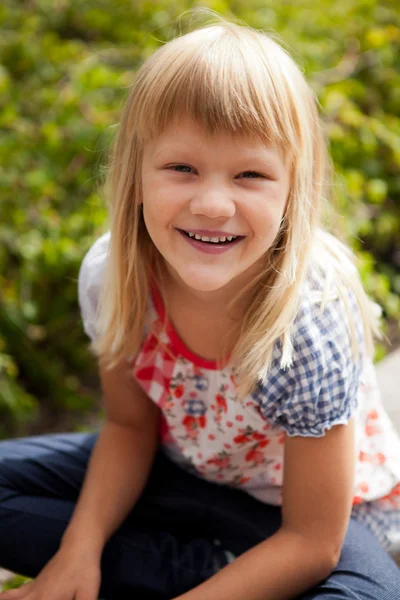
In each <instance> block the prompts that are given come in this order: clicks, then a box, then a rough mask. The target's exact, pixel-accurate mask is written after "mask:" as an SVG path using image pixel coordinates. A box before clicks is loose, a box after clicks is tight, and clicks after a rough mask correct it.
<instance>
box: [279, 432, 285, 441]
mask: <svg viewBox="0 0 400 600" xmlns="http://www.w3.org/2000/svg"><path fill="white" fill-rule="evenodd" d="M284 441H285V434H284V433H281V435H280V436H279V438H278V444H283V443H284Z"/></svg>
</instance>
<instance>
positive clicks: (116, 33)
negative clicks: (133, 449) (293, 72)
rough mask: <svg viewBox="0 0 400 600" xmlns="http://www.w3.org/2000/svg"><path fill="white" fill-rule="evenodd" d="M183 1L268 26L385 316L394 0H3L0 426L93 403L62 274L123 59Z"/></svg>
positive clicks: (98, 207)
mask: <svg viewBox="0 0 400 600" xmlns="http://www.w3.org/2000/svg"><path fill="white" fill-rule="evenodd" d="M198 6H203V7H209V8H212V9H213V10H215V11H217V12H219V13H220V14H223V15H225V16H227V17H236V18H239V19H243V20H244V21H245V22H246V23H247V24H249V25H251V26H253V27H256V28H261V29H264V30H273V31H275V32H277V33H278V34H279V35H280V36H281V38H282V40H283V41H284V44H285V45H286V47H287V48H289V49H290V51H291V53H292V55H293V57H294V58H295V60H296V61H297V62H298V63H299V64H300V66H301V67H302V69H303V70H304V72H305V74H306V76H307V77H308V79H309V80H310V82H311V85H312V86H313V88H314V89H315V91H316V93H317V95H318V98H319V101H320V103H321V105H322V114H323V118H324V120H325V123H326V127H327V131H328V134H329V139H330V144H331V152H332V155H333V158H334V162H335V166H336V173H337V175H336V181H335V191H336V201H337V207H338V209H339V213H340V214H341V215H343V218H342V219H341V226H342V228H343V230H344V231H345V233H346V235H348V236H349V239H351V243H352V245H353V247H354V249H355V250H356V252H357V254H358V255H359V257H360V259H361V263H360V269H361V272H362V276H363V280H364V283H365V286H366V288H367V289H368V291H369V292H370V294H371V295H372V296H373V297H374V298H375V299H376V300H377V301H378V302H379V303H380V304H381V305H382V306H383V307H384V311H385V312H384V314H385V319H386V320H389V321H390V322H391V323H393V324H394V326H396V324H398V321H399V314H400V309H399V295H398V294H399V291H400V276H399V273H398V267H399V263H400V257H399V250H398V248H397V254H396V244H395V242H396V240H397V242H398V240H399V228H400V226H399V222H400V219H399V212H400V208H399V205H400V203H399V197H400V169H399V166H400V116H399V115H400V71H399V66H400V13H399V11H398V5H397V0H393V1H390V0H386V1H382V0H380V1H378V0H347V2H331V0H321V1H320V2H319V3H318V4H315V2H313V1H311V0H297V1H296V2H291V1H284V0H281V1H280V2H276V1H275V0H274V1H271V0H236V1H232V2H225V1H223V0H220V1H217V0H216V1H208V2H205V1H203V2H201V3H196V2H192V1H188V0H176V1H174V2H170V1H166V0H158V1H157V2H153V1H150V0H147V1H140V0H129V1H128V0H30V1H29V0H25V1H24V2H23V1H22V0H21V1H18V2H17V1H16V0H14V1H12V0H5V1H4V0H3V2H2V4H1V6H0V437H4V436H7V435H17V434H20V435H22V434H25V433H30V432H34V431H36V430H46V429H47V430H50V429H52V428H55V429H57V428H65V427H73V428H78V427H85V426H86V424H87V423H86V422H85V423H86V424H83V425H82V423H83V421H82V419H83V417H82V415H85V414H86V413H89V412H90V411H92V410H93V409H94V410H95V409H96V407H97V405H98V390H97V385H96V382H97V378H96V366H95V363H94V359H93V358H92V357H91V356H90V355H89V353H88V349H87V346H88V341H87V339H86V337H85V335H84V333H83V329H82V325H81V321H80V315H79V310H78V306H77V274H78V269H79V266H80V262H81V260H82V258H83V256H84V254H85V252H86V251H87V249H88V248H89V246H90V245H91V243H92V242H93V241H94V239H95V238H96V237H98V236H99V235H100V234H101V233H102V232H103V231H104V229H105V219H106V213H105V210H104V204H103V201H102V199H101V197H100V195H99V193H98V183H99V179H100V175H101V166H102V164H104V162H105V158H106V152H107V148H108V146H109V144H110V141H111V139H112V137H113V135H114V132H115V129H116V127H117V123H118V118H119V114H120V110H121V106H122V103H123V100H124V98H125V97H126V94H127V88H128V87H129V85H130V84H131V83H132V82H133V79H134V74H135V71H136V69H137V67H138V65H139V64H140V63H141V62H142V60H143V59H144V58H145V57H147V56H148V55H149V54H150V53H151V52H152V51H153V50H154V49H155V48H157V47H158V46H159V44H160V43H161V42H162V41H164V40H167V39H170V38H171V37H172V36H173V35H175V34H176V33H178V32H179V28H180V25H179V23H178V22H177V21H176V19H177V17H178V16H179V15H181V14H182V13H183V12H184V11H185V10H187V9H190V8H194V7H198ZM382 352H383V350H382V348H381V349H380V351H379V354H378V358H379V356H380V355H381V354H382Z"/></svg>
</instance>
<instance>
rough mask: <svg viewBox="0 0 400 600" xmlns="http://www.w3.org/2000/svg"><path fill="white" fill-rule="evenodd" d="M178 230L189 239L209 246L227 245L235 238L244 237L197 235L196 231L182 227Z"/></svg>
mask: <svg viewBox="0 0 400 600" xmlns="http://www.w3.org/2000/svg"><path fill="white" fill-rule="evenodd" d="M179 231H181V232H182V233H184V234H185V235H186V236H187V237H188V238H190V239H191V240H196V242H202V243H203V244H209V245H210V246H212V245H214V246H215V245H218V246H227V245H229V244H232V243H233V242H236V241H237V240H239V239H242V238H243V237H244V236H243V235H236V236H233V235H228V236H218V237H209V236H205V235H198V234H197V233H196V234H195V233H189V232H188V231H185V230H184V229H179Z"/></svg>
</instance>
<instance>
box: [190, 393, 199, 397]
mask: <svg viewBox="0 0 400 600" xmlns="http://www.w3.org/2000/svg"><path fill="white" fill-rule="evenodd" d="M189 397H190V398H197V392H190V394H189Z"/></svg>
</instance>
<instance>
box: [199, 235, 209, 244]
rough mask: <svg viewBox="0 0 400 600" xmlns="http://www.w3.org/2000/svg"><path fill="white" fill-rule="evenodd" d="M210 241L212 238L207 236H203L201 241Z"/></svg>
mask: <svg viewBox="0 0 400 600" xmlns="http://www.w3.org/2000/svg"><path fill="white" fill-rule="evenodd" d="M210 239H211V238H209V237H207V236H206V235H203V236H202V237H201V241H202V242H209V241H210Z"/></svg>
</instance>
